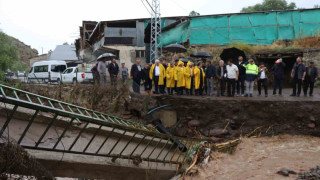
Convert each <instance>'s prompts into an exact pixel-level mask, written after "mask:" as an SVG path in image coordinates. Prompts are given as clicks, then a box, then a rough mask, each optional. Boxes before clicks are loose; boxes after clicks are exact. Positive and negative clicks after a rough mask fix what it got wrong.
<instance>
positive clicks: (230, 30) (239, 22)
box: [161, 9, 320, 46]
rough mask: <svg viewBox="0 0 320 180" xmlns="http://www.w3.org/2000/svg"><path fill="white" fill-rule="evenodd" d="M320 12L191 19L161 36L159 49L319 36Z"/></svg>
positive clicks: (265, 41) (264, 13) (263, 42)
mask: <svg viewBox="0 0 320 180" xmlns="http://www.w3.org/2000/svg"><path fill="white" fill-rule="evenodd" d="M319 17H320V9H310V10H300V11H282V12H261V13H252V14H231V15H219V16H218V15H217V16H205V17H193V18H191V19H190V21H189V23H186V22H185V23H182V24H180V25H178V26H176V27H174V28H172V29H169V30H167V31H164V32H162V36H161V41H162V45H163V46H166V45H168V44H172V43H183V42H187V41H188V40H189V41H190V44H191V45H194V44H199V45H204V44H217V45H226V44H230V43H247V44H271V43H273V42H274V40H278V39H279V40H281V39H296V38H299V37H306V36H315V35H320V18H319Z"/></svg>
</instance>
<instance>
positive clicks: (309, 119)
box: [155, 96, 320, 141]
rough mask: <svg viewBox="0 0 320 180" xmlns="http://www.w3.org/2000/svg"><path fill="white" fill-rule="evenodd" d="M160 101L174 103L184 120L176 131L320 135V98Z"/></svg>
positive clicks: (215, 136) (217, 135)
mask: <svg viewBox="0 0 320 180" xmlns="http://www.w3.org/2000/svg"><path fill="white" fill-rule="evenodd" d="M155 98H156V99H157V102H158V104H172V105H173V106H172V108H174V109H176V111H177V113H178V117H179V118H180V119H181V124H179V126H178V128H177V129H176V133H177V134H178V135H181V136H190V135H191V136H192V135H195V134H197V133H198V134H199V133H200V134H202V135H204V136H207V137H213V141H219V140H221V139H220V138H234V137H239V135H240V134H243V135H245V134H248V133H250V132H252V131H253V130H255V129H256V128H257V129H256V131H255V132H256V133H257V134H258V135H277V134H283V133H286V134H302V135H312V136H320V128H319V125H320V119H319V117H320V109H319V108H318V107H319V106H320V101H291V100H290V101H289V100H282V101H281V100H261V101H260V100H250V99H228V98H224V99H217V98H195V97H190V98H186V97H185V98H181V97H168V96H157V97H155Z"/></svg>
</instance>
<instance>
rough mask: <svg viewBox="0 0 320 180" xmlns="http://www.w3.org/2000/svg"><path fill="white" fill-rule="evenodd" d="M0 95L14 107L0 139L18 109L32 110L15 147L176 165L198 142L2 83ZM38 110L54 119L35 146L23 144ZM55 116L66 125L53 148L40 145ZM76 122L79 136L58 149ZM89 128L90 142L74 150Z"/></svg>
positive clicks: (2, 129) (3, 100)
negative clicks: (64, 119)
mask: <svg viewBox="0 0 320 180" xmlns="http://www.w3.org/2000/svg"><path fill="white" fill-rule="evenodd" d="M0 94H1V95H0V102H4V103H7V104H11V105H13V108H12V110H11V112H10V114H9V115H8V116H7V119H6V121H5V122H4V124H3V125H2V128H1V130H0V137H4V132H5V130H6V128H7V127H8V125H9V124H10V121H11V120H12V119H13V117H14V113H15V112H16V111H17V109H18V107H23V108H28V109H32V110H34V111H35V112H34V114H33V116H32V118H31V119H30V120H29V122H28V124H27V126H26V127H25V129H24V130H23V132H22V134H21V136H20V137H19V138H16V139H15V141H16V142H17V143H18V144H20V145H22V146H23V147H24V148H27V149H37V150H45V151H57V152H65V153H75V154H84V155H93V156H104V157H112V158H115V159H116V158H122V159H133V160H134V159H135V160H136V159H137V158H138V159H139V160H141V161H149V162H162V163H175V164H179V163H183V162H184V161H185V160H186V157H187V154H188V153H190V150H191V149H192V147H194V146H195V145H197V144H199V143H200V141H201V140H198V139H186V138H181V137H175V136H170V135H166V134H162V133H160V132H159V131H157V130H156V129H155V128H154V127H149V126H145V125H144V124H141V123H137V122H133V121H129V120H124V119H121V118H119V117H116V116H112V115H109V114H104V113H101V112H97V111H93V110H89V109H86V108H83V107H79V106H76V105H73V104H69V103H65V102H62V101H58V100H55V99H51V98H47V97H44V96H40V95H37V94H33V93H30V92H26V91H22V90H19V89H15V88H12V87H8V86H5V85H1V84H0ZM40 111H41V112H49V113H52V114H53V117H52V118H51V120H50V122H49V123H48V124H46V128H45V130H44V132H43V133H42V134H41V135H39V139H38V140H37V142H36V143H34V144H26V143H23V141H24V139H25V136H26V134H27V133H28V131H29V129H30V127H31V126H32V124H33V123H34V122H35V121H34V120H35V118H36V117H37V116H38V115H39V112H40ZM58 117H65V118H68V121H67V122H68V123H67V125H66V126H65V127H63V131H62V133H61V134H60V136H59V138H58V139H57V140H56V141H55V143H54V144H53V145H52V146H50V147H47V146H41V142H42V140H43V138H44V137H45V136H46V134H47V133H48V131H49V129H50V128H52V126H53V124H54V122H55V121H57V119H58ZM75 121H80V122H81V123H82V124H83V126H81V128H80V127H79V128H78V130H77V132H78V134H77V135H76V136H75V138H74V140H73V142H72V143H69V144H68V147H64V148H63V149H61V148H58V145H59V143H61V141H63V139H64V136H65V135H66V133H67V132H69V131H71V129H73V130H74V129H75V126H73V124H74V122H75ZM93 126H94V127H96V128H95V129H94V130H92V127H93ZM89 127H91V129H90V131H91V135H92V136H91V138H90V140H89V141H88V142H87V144H86V145H85V146H83V147H81V148H80V149H79V148H75V145H76V143H77V142H78V141H79V139H81V138H82V136H81V135H83V134H84V132H87V131H88V130H89ZM101 132H102V134H101ZM98 136H99V138H100V139H101V138H102V136H103V140H102V141H101V142H99V143H98V144H97V143H96V142H95V143H93V142H94V141H95V139H97V138H98ZM177 140H178V141H179V142H181V143H182V144H184V146H185V147H186V148H185V149H179V146H178V145H177V144H176V142H177ZM93 144H95V145H93ZM106 144H108V145H106ZM120 144H121V145H120ZM93 146H94V147H93ZM89 147H90V148H89ZM89 149H90V150H89ZM92 149H94V150H92Z"/></svg>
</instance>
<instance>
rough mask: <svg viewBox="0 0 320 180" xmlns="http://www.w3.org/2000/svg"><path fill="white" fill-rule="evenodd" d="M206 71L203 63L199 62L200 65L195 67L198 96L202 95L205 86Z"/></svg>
mask: <svg viewBox="0 0 320 180" xmlns="http://www.w3.org/2000/svg"><path fill="white" fill-rule="evenodd" d="M205 76H206V75H205V73H204V70H203V69H202V63H201V62H198V66H196V67H195V68H194V86H195V94H196V96H199V95H202V93H203V88H204V79H205Z"/></svg>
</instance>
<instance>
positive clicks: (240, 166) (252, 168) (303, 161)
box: [186, 135, 320, 180]
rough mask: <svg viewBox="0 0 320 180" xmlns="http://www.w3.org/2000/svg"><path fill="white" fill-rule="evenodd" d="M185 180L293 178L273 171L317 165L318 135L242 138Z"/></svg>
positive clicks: (318, 157)
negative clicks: (233, 150) (227, 150)
mask: <svg viewBox="0 0 320 180" xmlns="http://www.w3.org/2000/svg"><path fill="white" fill-rule="evenodd" d="M212 156H213V158H211V161H210V162H209V163H208V165H207V166H206V167H200V168H199V174H198V175H196V176H194V177H187V178H186V179H188V180H200V179H201V180H202V179H210V180H211V179H217V180H264V179H266V180H270V179H277V180H278V179H279V180H281V179H284V180H291V179H296V178H297V175H290V176H289V177H284V176H281V175H278V174H277V171H279V170H280V169H282V168H286V169H290V170H294V171H295V172H297V173H299V172H304V171H307V170H309V168H312V167H316V166H317V165H320V138H317V137H309V136H289V135H282V136H276V137H262V138H249V139H243V140H242V143H240V144H239V145H238V147H237V148H236V150H235V152H234V153H233V154H232V155H229V154H224V153H217V152H214V153H213V154H212Z"/></svg>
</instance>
